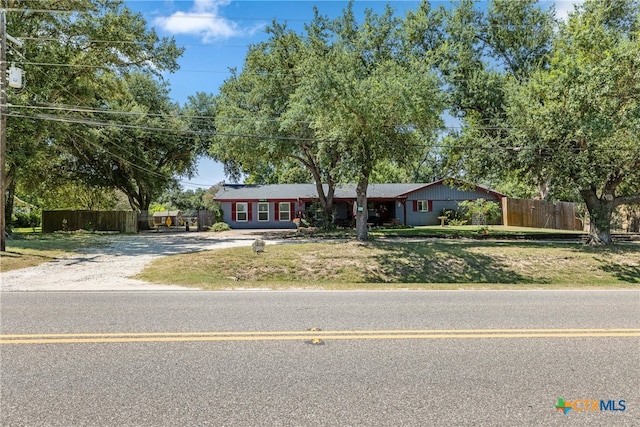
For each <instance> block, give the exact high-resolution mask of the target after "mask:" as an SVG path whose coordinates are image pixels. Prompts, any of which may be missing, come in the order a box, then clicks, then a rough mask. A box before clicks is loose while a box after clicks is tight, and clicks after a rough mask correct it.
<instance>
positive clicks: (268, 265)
mask: <svg viewBox="0 0 640 427" xmlns="http://www.w3.org/2000/svg"><path fill="white" fill-rule="evenodd" d="M136 277H137V278H139V279H143V280H147V281H151V282H156V283H167V284H177V285H183V286H192V287H198V288H205V289H227V288H270V289H281V288H322V289H393V288H409V289H433V288H446V289H451V288H465V287H473V288H477V287H481V288H499V289H504V288H516V289H520V288H572V287H635V286H638V285H639V284H640V244H637V243H625V244H619V245H616V246H615V247H611V248H590V247H586V246H584V245H582V244H579V243H547V242H513V241H476V240H466V239H450V240H445V239H432V240H428V241H415V242H397V241H389V240H386V239H380V240H376V241H373V242H368V243H365V244H361V243H357V242H355V241H333V242H328V241H327V242H318V243H299V244H284V245H267V248H266V250H265V252H264V253H262V254H254V253H252V251H251V248H247V247H245V248H232V249H224V250H216V251H207V252H199V253H192V254H184V255H176V256H172V257H169V258H165V259H162V260H159V261H157V262H155V263H153V264H152V265H151V266H149V267H148V268H147V269H145V270H144V271H143V272H142V273H141V274H139V275H138V276H136Z"/></svg>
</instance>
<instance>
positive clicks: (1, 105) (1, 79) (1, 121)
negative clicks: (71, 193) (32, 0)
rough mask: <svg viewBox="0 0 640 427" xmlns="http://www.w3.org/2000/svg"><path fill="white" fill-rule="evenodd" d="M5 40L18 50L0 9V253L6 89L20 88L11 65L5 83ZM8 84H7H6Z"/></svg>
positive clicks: (0, 244)
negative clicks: (8, 32)
mask: <svg viewBox="0 0 640 427" xmlns="http://www.w3.org/2000/svg"><path fill="white" fill-rule="evenodd" d="M7 40H9V41H10V42H12V43H13V44H14V45H16V46H17V47H18V48H20V47H22V46H23V44H22V41H21V40H19V39H17V38H15V37H11V36H10V35H9V34H7V11H6V10H5V9H0V252H5V251H6V250H7V234H6V228H7V218H6V215H5V205H6V200H5V197H6V194H5V190H6V188H7V181H6V175H5V164H6V162H7V87H8V86H11V87H15V88H21V87H22V70H20V69H19V68H15V66H14V65H13V64H11V73H10V76H9V79H8V81H7ZM7 83H8V84H7Z"/></svg>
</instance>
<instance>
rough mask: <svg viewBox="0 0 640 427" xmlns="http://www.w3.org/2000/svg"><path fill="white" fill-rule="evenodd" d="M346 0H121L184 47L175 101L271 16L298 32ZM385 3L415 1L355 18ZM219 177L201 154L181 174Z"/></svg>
mask: <svg viewBox="0 0 640 427" xmlns="http://www.w3.org/2000/svg"><path fill="white" fill-rule="evenodd" d="M347 3H348V2H347V1H310V0H297V1H270V0H266V1H259V0H257V1H256V0H254V1H249V0H237V1H231V0H125V4H126V5H127V7H129V8H130V9H131V10H133V11H136V12H140V13H142V14H143V16H144V18H145V19H146V21H147V23H148V25H149V26H150V27H154V28H155V30H156V31H157V33H158V34H159V35H160V36H169V37H174V38H175V40H176V42H177V44H178V45H179V46H183V47H185V49H186V50H185V53H184V55H183V56H182V57H181V58H180V59H179V61H178V62H179V64H180V70H179V71H177V72H176V73H173V74H168V75H166V79H167V80H168V81H169V83H170V86H171V96H172V97H173V98H174V100H175V101H177V102H180V103H185V102H186V101H187V98H188V97H189V96H190V95H193V94H195V93H196V92H206V93H213V94H215V93H217V92H218V88H219V87H220V86H221V85H222V83H223V82H224V80H225V79H226V78H227V77H228V76H229V69H230V68H233V67H236V68H238V69H239V70H240V69H241V68H242V64H243V61H244V58H245V54H246V51H247V47H248V46H249V45H251V44H253V43H257V42H260V41H261V40H264V39H265V34H264V29H265V27H266V26H267V25H269V24H270V23H271V22H272V21H273V20H276V21H278V22H280V23H283V22H286V23H287V25H288V27H289V28H291V29H293V30H296V31H303V28H304V24H305V22H309V21H310V20H311V18H312V16H313V6H316V7H318V9H319V11H320V13H321V14H323V15H328V16H329V17H331V18H333V17H337V16H339V15H340V14H341V12H342V10H343V9H344V7H345V6H346V5H347ZM551 3H555V5H556V11H557V12H558V15H559V16H561V17H564V16H566V14H567V12H568V11H570V10H572V9H573V1H571V0H558V1H555V2H551V1H549V2H542V3H541V4H542V5H543V6H545V5H546V4H551ZM387 4H390V5H391V7H392V8H393V9H394V10H395V11H396V13H397V14H398V15H400V16H403V15H404V14H405V13H406V11H407V10H411V9H415V8H417V7H418V5H419V4H420V2H419V1H413V0H410V1H409V0H407V1H397V0H396V1H371V0H367V1H364V0H362V1H356V2H355V4H354V11H355V13H356V17H358V18H360V17H362V16H363V11H364V9H366V8H369V9H373V10H374V11H381V10H382V9H384V7H385V6H386V5H387ZM431 4H432V6H434V7H435V6H438V5H441V4H443V5H450V4H451V2H450V1H448V0H447V1H435V0H434V1H431ZM224 179H225V176H224V172H223V169H222V165H220V164H218V163H216V162H213V161H212V160H210V159H202V160H201V161H200V163H199V167H198V174H197V176H195V177H193V178H192V179H191V180H187V179H186V178H184V179H183V182H182V184H183V186H184V188H185V189H193V188H194V187H203V188H208V187H210V186H212V185H214V184H216V183H218V182H220V181H222V180H224Z"/></svg>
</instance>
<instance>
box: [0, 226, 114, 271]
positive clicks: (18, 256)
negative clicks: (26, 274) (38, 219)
mask: <svg viewBox="0 0 640 427" xmlns="http://www.w3.org/2000/svg"><path fill="white" fill-rule="evenodd" d="M16 231H17V230H14V234H13V236H12V238H10V239H8V240H7V241H6V243H7V248H6V249H7V250H6V252H3V253H1V254H0V272H5V271H10V270H17V269H19V268H26V267H32V266H35V265H38V264H42V263H44V262H49V261H53V260H54V259H56V258H58V257H60V256H63V255H64V254H66V253H70V252H75V251H77V250H79V249H81V248H86V247H97V246H100V245H102V244H103V242H101V240H100V235H99V234H92V233H87V232H76V233H52V234H42V233H33V232H31V229H24V230H20V231H19V232H16Z"/></svg>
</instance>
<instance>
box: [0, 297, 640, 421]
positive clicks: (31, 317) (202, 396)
mask: <svg viewBox="0 0 640 427" xmlns="http://www.w3.org/2000/svg"><path fill="white" fill-rule="evenodd" d="M311 328H319V329H320V331H309V329H311ZM0 335H1V336H0V386H1V388H0V425H2V426H39V425H46V426H54V425H58V426H85V425H97V426H116V425H117V426H183V425H184V426H197V425H215V426H223V425H228V426H376V425H384V426H457V425H473V426H484V425H486V426H493V425H500V426H530V425H540V426H554V425H557V426H566V425H595V426H600V425H601V426H612V425H616V426H626V425H629V426H632V425H640V292H639V291H632V290H629V291H521V292H519V291H486V292H485V291H443V292H438V291H429V292H409V291H408V292H402V291H400V292H398V291H393V292H368V291H367V292H325V291H318V292H313V291H303V292H273V291H266V292H259V291H248V292H241V291H240V292H239V291H234V292H199V291H188V292H169V291H165V292H75V293H74V292H3V293H0ZM314 339H319V340H320V343H319V344H313V340H314ZM558 398H563V399H564V400H565V401H568V402H576V403H575V407H576V409H574V410H570V411H569V412H568V413H567V414H566V415H564V414H563V412H562V411H558V410H557V409H556V408H555V405H556V404H557V402H558ZM582 400H586V401H597V402H599V401H600V400H604V401H605V403H607V404H608V405H609V406H608V408H609V409H612V407H611V405H610V403H609V401H610V400H613V401H615V404H616V406H615V408H616V409H621V405H620V401H621V400H624V402H623V403H622V404H623V405H624V408H625V410H624V411H622V410H616V411H614V410H606V411H605V410H601V411H587V410H583V411H580V410H579V409H580V408H583V407H584V408H589V407H590V406H589V403H588V402H587V403H584V402H578V401H582Z"/></svg>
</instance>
